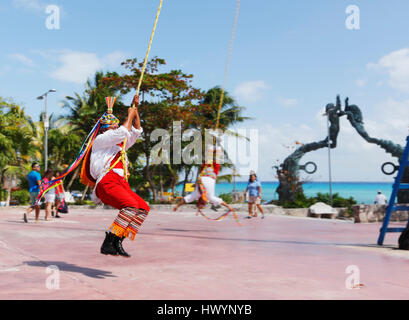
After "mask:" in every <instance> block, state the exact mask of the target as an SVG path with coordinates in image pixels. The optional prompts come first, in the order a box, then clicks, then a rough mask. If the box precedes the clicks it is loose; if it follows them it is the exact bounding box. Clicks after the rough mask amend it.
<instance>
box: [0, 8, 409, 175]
mask: <svg viewBox="0 0 409 320" xmlns="http://www.w3.org/2000/svg"><path fill="white" fill-rule="evenodd" d="M158 3H159V1H153V0H151V1H140V0H121V1H116V2H114V1H106V0H102V1H98V2H96V1H77V0H70V1H62V0H59V1H58V0H55V1H54V0H53V1H52V2H49V1H48V0H9V1H2V2H1V4H0V14H1V17H2V19H1V20H0V39H1V43H2V50H1V53H0V96H2V97H11V98H13V99H14V100H15V101H16V102H19V103H22V104H23V105H24V106H25V108H26V111H27V112H28V113H29V114H30V115H31V116H32V117H33V118H34V119H36V120H37V119H38V117H39V114H40V112H41V111H42V110H43V103H42V102H41V101H38V100H36V97H37V96H39V95H40V94H42V93H44V92H45V91H47V90H48V89H50V88H55V89H56V90H57V93H56V94H52V95H50V96H49V110H50V112H54V113H56V114H59V113H61V112H62V109H61V108H60V107H59V103H58V102H59V101H60V100H61V99H63V98H64V97H65V96H66V95H72V94H73V93H74V92H82V90H83V89H84V82H85V80H86V78H87V77H88V76H91V75H92V74H93V73H94V72H95V71H96V70H117V71H119V72H121V71H122V70H121V68H120V62H121V61H123V60H124V59H125V58H130V57H137V58H139V59H142V58H143V57H144V54H145V51H146V47H147V43H148V40H149V35H150V32H151V29H152V25H153V20H154V17H155V13H156V9H157V6H158ZM50 4H55V5H57V6H58V7H59V8H60V10H61V17H60V18H61V19H60V29H59V30H48V29H47V28H46V26H45V21H46V18H47V16H48V15H47V14H46V13H45V7H46V6H47V5H50ZM351 4H353V5H356V6H358V7H359V9H360V29H359V30H348V29H347V28H346V26H345V20H346V19H347V17H348V14H346V12H345V11H346V8H347V7H348V6H349V5H351ZM235 5H236V1H235V0H222V1H220V0H219V1H215V0H208V1H192V0H189V1H188V0H177V1H167V0H165V1H164V4H163V9H162V13H161V16H160V19H159V24H158V28H157V33H156V35H155V39H154V42H153V47H152V52H151V56H152V57H153V56H155V55H157V56H159V57H162V58H164V59H166V61H167V67H166V68H169V69H179V68H181V69H182V70H183V71H184V72H186V73H192V74H194V81H193V83H194V85H196V86H197V87H200V88H202V89H208V88H211V87H213V86H215V85H221V84H222V81H223V73H224V67H225V62H226V56H227V50H228V45H229V38H230V33H231V27H232V23H233V16H234V10H235ZM408 12H409V2H408V1H405V0H394V1H381V0H356V1H343V0H336V1H327V0H314V1H305V0H290V1H284V0H275V1H267V0H252V1H243V0H242V1H241V6H240V14H239V18H238V25H237V31H236V37H235V42H234V47H233V52H232V57H231V64H230V69H229V70H230V72H229V74H228V78H227V85H226V89H227V90H228V91H229V92H230V94H231V95H233V96H234V97H235V98H236V100H237V101H238V102H239V103H240V104H241V105H244V106H246V107H247V110H246V115H248V116H251V117H252V118H254V120H252V121H248V122H246V123H244V124H242V125H240V126H239V127H240V128H257V129H258V130H259V152H258V154H257V155H258V160H259V161H258V166H257V171H258V173H259V175H260V176H261V177H262V178H263V179H264V180H274V172H273V171H272V170H271V165H273V164H275V163H276V161H277V160H283V159H284V158H285V156H286V155H287V154H288V152H289V149H288V148H287V147H286V146H291V145H293V142H294V141H301V142H305V143H307V142H311V141H313V140H321V139H323V138H324V137H325V130H326V124H325V118H324V117H322V116H320V113H321V112H322V110H323V108H324V106H325V105H326V104H327V103H329V102H334V101H335V97H336V95H337V94H340V95H341V98H342V100H343V99H344V98H345V97H346V96H348V97H349V98H350V103H353V104H357V105H358V106H359V107H360V108H361V109H362V111H363V114H364V120H365V124H366V126H367V130H368V132H369V133H370V134H371V135H373V136H375V137H378V138H383V139H391V140H393V141H394V142H396V143H400V144H404V142H405V137H406V135H407V133H408V121H407V120H406V119H407V118H408V117H407V111H408V106H409V49H408V48H409V39H408V37H407V35H406V32H405V31H406V30H408V29H409V19H408ZM341 124H342V128H341V133H340V135H339V147H338V148H337V149H336V150H333V152H332V158H333V178H334V180H338V181H346V180H353V181H360V180H369V181H390V180H391V178H390V177H385V176H383V175H382V174H381V173H380V169H379V168H380V165H381V164H382V163H383V162H385V161H390V160H393V159H392V158H391V157H389V156H388V155H386V154H385V153H384V152H383V151H382V150H380V149H379V148H378V147H376V146H371V145H368V144H367V143H365V142H364V141H363V140H362V139H361V138H360V137H358V135H357V134H356V133H355V132H354V131H353V130H352V129H351V127H350V125H349V123H347V122H346V121H345V119H343V121H342V122H341ZM310 160H311V161H315V162H316V163H317V164H318V171H317V173H316V174H314V175H313V176H309V177H308V179H311V180H316V181H318V180H326V179H327V178H326V177H327V176H328V170H327V151H326V150H319V151H317V152H315V153H311V154H309V155H307V156H306V157H305V158H303V160H302V162H304V161H305V162H306V161H310Z"/></svg>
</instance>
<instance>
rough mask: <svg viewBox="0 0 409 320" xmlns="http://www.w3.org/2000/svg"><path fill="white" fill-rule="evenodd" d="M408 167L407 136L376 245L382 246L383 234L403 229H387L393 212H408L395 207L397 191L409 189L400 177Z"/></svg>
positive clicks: (408, 140) (408, 185) (405, 209)
mask: <svg viewBox="0 0 409 320" xmlns="http://www.w3.org/2000/svg"><path fill="white" fill-rule="evenodd" d="M408 166H409V136H408V137H407V138H406V147H405V150H404V151H403V155H402V158H401V161H400V165H399V170H398V175H397V176H396V178H395V183H394V184H393V187H392V194H391V198H390V200H389V203H388V207H387V209H386V215H385V218H384V219H383V224H382V228H381V229H380V231H379V238H378V245H380V246H381V245H383V240H384V239H385V234H386V233H387V232H402V231H403V230H404V229H405V228H388V225H389V220H390V219H391V215H392V212H393V211H409V206H408V207H405V206H397V205H396V204H395V200H396V197H397V195H398V191H399V190H403V189H409V183H402V182H401V181H402V177H403V174H404V172H405V169H406V167H408ZM408 225H409V221H408Z"/></svg>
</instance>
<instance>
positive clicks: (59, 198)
mask: <svg viewBox="0 0 409 320" xmlns="http://www.w3.org/2000/svg"><path fill="white" fill-rule="evenodd" d="M59 176H60V172H59V171H57V172H56V173H55V177H56V178H58V177H59ZM64 192H65V190H64V183H63V181H59V182H58V184H57V187H56V188H55V217H56V218H61V216H60V215H59V214H58V208H59V207H60V205H61V204H62V203H63V201H64Z"/></svg>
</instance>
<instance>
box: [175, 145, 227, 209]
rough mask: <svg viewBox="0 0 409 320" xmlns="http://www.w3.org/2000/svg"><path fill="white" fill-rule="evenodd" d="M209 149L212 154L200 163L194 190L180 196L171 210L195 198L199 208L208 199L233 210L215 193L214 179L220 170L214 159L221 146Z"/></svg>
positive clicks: (201, 207) (202, 206)
mask: <svg viewBox="0 0 409 320" xmlns="http://www.w3.org/2000/svg"><path fill="white" fill-rule="evenodd" d="M209 151H210V152H211V154H212V156H211V160H209V161H205V162H204V163H203V164H202V167H201V168H200V174H199V177H198V179H197V182H196V188H195V191H193V192H192V193H190V194H188V195H187V196H186V197H184V198H182V200H181V201H180V202H179V203H178V204H177V205H176V206H175V207H174V208H173V211H177V210H178V209H179V207H180V206H182V205H184V204H185V203H191V202H193V201H196V200H197V204H196V206H197V208H198V209H199V210H200V209H203V208H204V207H205V206H206V204H207V202H208V201H209V202H210V203H212V204H213V205H214V206H216V207H217V206H220V205H222V206H224V207H226V208H227V209H229V210H230V211H232V212H234V210H233V208H231V207H230V206H229V205H228V204H227V203H226V202H224V201H223V199H221V198H219V197H217V196H216V195H215V187H216V179H217V175H218V174H219V171H220V163H218V161H216V154H217V152H221V148H220V147H218V148H214V147H213V146H210V147H209Z"/></svg>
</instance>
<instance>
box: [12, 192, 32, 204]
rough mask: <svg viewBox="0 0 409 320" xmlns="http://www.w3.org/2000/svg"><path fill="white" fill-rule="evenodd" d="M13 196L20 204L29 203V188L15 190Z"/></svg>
mask: <svg viewBox="0 0 409 320" xmlns="http://www.w3.org/2000/svg"><path fill="white" fill-rule="evenodd" d="M11 198H12V199H15V200H17V201H18V203H19V204H28V203H29V202H30V193H29V192H28V191H27V190H17V191H13V192H12V193H11Z"/></svg>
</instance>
